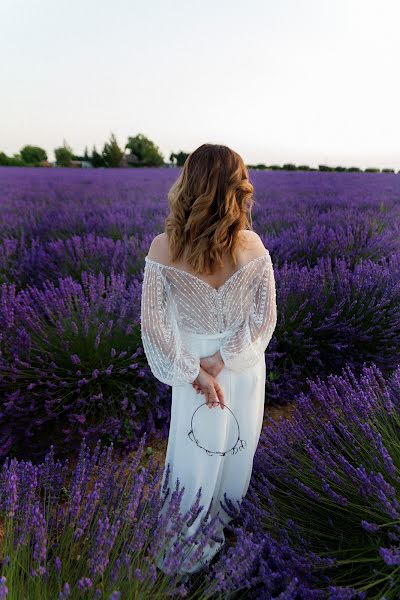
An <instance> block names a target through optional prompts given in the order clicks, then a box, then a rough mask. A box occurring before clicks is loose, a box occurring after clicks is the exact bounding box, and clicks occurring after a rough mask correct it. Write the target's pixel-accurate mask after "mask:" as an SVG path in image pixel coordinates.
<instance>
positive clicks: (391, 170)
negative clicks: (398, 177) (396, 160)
mask: <svg viewBox="0 0 400 600" xmlns="http://www.w3.org/2000/svg"><path fill="white" fill-rule="evenodd" d="M382 173H394V169H382Z"/></svg>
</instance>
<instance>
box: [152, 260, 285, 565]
mask: <svg viewBox="0 0 400 600" xmlns="http://www.w3.org/2000/svg"><path fill="white" fill-rule="evenodd" d="M276 320H277V310H276V291H275V279H274V272H273V265H272V261H271V257H270V254H269V251H268V250H267V249H265V252H264V253H263V254H262V255H260V256H257V257H256V258H253V259H252V260H250V261H249V262H248V263H247V264H245V265H244V266H243V267H241V268H240V269H238V270H237V271H236V272H235V273H234V274H233V275H232V276H231V277H229V279H228V280H227V281H226V282H225V283H224V284H223V285H222V286H220V287H219V288H218V289H216V288H214V287H213V286H211V285H210V284H209V283H207V282H206V281H204V280H202V279H200V277H197V276H196V275H193V274H191V273H189V272H187V271H184V270H183V269H179V268H177V267H173V266H170V265H165V264H162V263H160V262H158V261H155V260H153V259H150V258H149V257H148V256H146V257H145V269H144V276H143V284H142V296H141V337H142V342H143V349H144V352H145V354H146V358H147V360H148V364H149V367H150V369H151V371H152V373H153V374H154V376H155V377H156V378H157V379H158V380H159V381H162V382H163V383H166V384H168V385H170V386H172V406H171V422H170V428H169V437H168V445H167V454H166V459H165V468H164V475H163V480H162V486H161V490H160V494H162V487H163V486H164V482H165V477H166V473H167V466H168V465H169V479H168V489H167V490H166V491H165V492H164V493H165V494H168V493H169V494H171V490H174V488H175V483H176V480H177V478H179V482H180V486H181V487H182V486H184V487H185V490H184V495H183V498H182V502H181V510H182V511H187V510H188V509H189V508H190V507H191V506H192V505H193V503H194V501H195V499H196V495H197V493H198V490H199V487H200V486H201V488H202V495H201V501H200V504H202V505H203V506H204V508H203V510H202V511H201V512H200V514H199V515H198V517H197V518H196V520H195V521H194V523H193V524H192V525H191V526H190V527H189V528H188V529H187V532H186V534H185V535H186V536H187V537H189V536H190V535H192V534H193V533H194V532H195V531H196V529H197V527H198V525H199V521H200V519H201V518H202V517H203V516H204V514H206V512H207V510H208V511H209V519H211V518H212V517H213V516H214V515H215V514H216V511H218V512H219V523H220V529H219V532H218V537H219V538H220V540H221V541H220V542H215V541H212V540H210V542H209V543H208V545H207V546H206V547H205V550H204V552H203V555H202V556H201V557H200V559H199V560H198V562H196V564H195V565H192V566H191V567H190V568H189V566H185V565H187V563H184V564H183V566H182V568H181V571H180V572H182V573H185V572H187V573H189V572H190V573H192V572H195V571H197V570H199V569H201V568H202V567H203V566H204V565H206V564H207V563H208V562H209V561H210V560H211V559H212V557H213V556H214V555H215V554H216V552H218V550H219V549H220V547H221V546H222V544H223V543H224V541H225V537H224V532H223V528H224V526H225V525H226V524H227V523H229V521H230V520H231V519H232V518H233V517H231V516H229V515H228V514H227V513H226V512H225V511H224V510H223V508H221V505H220V500H221V501H222V502H224V493H225V492H226V495H227V497H228V498H229V499H230V500H232V501H233V502H234V503H236V506H237V507H238V508H240V504H241V502H242V500H243V498H244V496H245V494H246V492H247V489H248V486H249V482H250V477H251V472H252V467H253V458H254V453H255V450H256V447H257V444H258V441H259V437H260V433H261V427H262V421H263V414H264V400H265V374H266V367H265V350H266V348H267V346H268V344H269V342H270V340H271V337H272V335H273V332H274V329H275V326H276ZM217 350H219V351H220V353H221V356H222V358H223V360H224V363H225V366H224V368H223V369H222V371H221V372H220V374H219V375H218V376H217V380H218V382H219V383H220V385H221V387H222V389H223V392H224V399H225V408H224V409H223V410H222V409H221V408H220V406H219V405H217V406H215V407H213V408H212V409H209V408H208V407H207V405H206V403H205V397H204V395H203V394H197V392H196V390H195V389H194V388H193V386H192V382H193V381H194V380H195V379H196V378H197V375H198V373H199V370H200V359H201V358H203V357H206V356H210V355H211V354H214V352H216V351H217ZM166 507H167V502H164V507H163V511H164V510H166ZM195 549H196V548H195V546H194V547H193V552H194V551H195ZM190 555H191V553H189V554H188V557H189V556H190ZM163 558H164V559H165V554H164V556H163ZM163 558H161V559H160V560H159V562H158V563H157V564H158V567H159V568H160V569H162V570H163V564H164V563H163Z"/></svg>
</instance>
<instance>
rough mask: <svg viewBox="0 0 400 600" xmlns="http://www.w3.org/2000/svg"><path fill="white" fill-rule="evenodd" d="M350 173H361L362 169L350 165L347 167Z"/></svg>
mask: <svg viewBox="0 0 400 600" xmlns="http://www.w3.org/2000/svg"><path fill="white" fill-rule="evenodd" d="M346 170H347V171H348V172H349V173H359V172H360V171H361V169H360V168H359V167H349V168H348V169H346Z"/></svg>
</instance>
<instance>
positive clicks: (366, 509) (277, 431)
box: [246, 365, 400, 600]
mask: <svg viewBox="0 0 400 600" xmlns="http://www.w3.org/2000/svg"><path fill="white" fill-rule="evenodd" d="M310 388H311V391H310V393H309V394H300V395H299V397H298V398H297V403H296V407H295V409H294V411H293V413H292V414H291V417H290V418H287V419H283V418H282V419H281V422H280V424H279V426H274V424H273V422H272V421H271V423H270V425H271V426H270V427H267V428H265V429H264V430H263V432H262V435H261V440H260V446H259V451H258V452H257V453H256V457H255V462H254V476H253V479H252V484H253V488H254V494H255V497H257V498H259V499H260V505H261V509H260V518H259V519H258V524H257V522H254V523H253V527H254V529H255V530H256V529H257V527H259V523H260V522H261V523H262V527H263V530H264V531H265V532H268V533H270V534H274V535H275V534H276V532H279V531H281V530H284V531H285V532H286V534H287V535H288V538H289V540H290V544H291V546H294V547H296V548H299V547H301V546H304V547H305V548H307V550H308V551H309V552H314V553H315V554H316V555H317V556H319V557H321V558H328V557H329V558H332V559H333V562H332V563H331V565H329V564H326V565H325V566H324V565H321V566H320V570H321V574H324V575H325V576H326V578H327V581H328V582H329V584H327V585H326V586H325V589H326V590H327V591H330V593H331V594H332V598H350V597H352V596H351V595H349V590H343V589H342V588H344V587H349V588H353V589H354V590H355V591H356V592H357V593H359V594H362V596H361V597H366V598H373V599H378V598H379V599H383V598H385V600H392V599H395V598H398V597H399V596H400V571H399V565H400V550H399V546H400V527H399V526H400V477H399V470H400V454H399V452H398V439H399V434H400V367H399V368H398V369H396V370H395V371H394V373H393V374H392V375H391V377H390V378H388V379H385V378H384V377H383V376H382V373H381V371H380V370H379V369H378V368H377V367H376V366H374V365H372V366H370V367H365V368H364V369H363V372H362V375H361V376H360V378H359V379H357V378H356V377H355V376H354V374H353V373H352V371H351V370H350V369H349V368H346V369H345V370H344V372H343V373H342V375H341V376H333V375H332V376H330V377H328V380H327V381H325V382H323V381H321V380H317V381H315V382H310ZM253 514H254V511H253ZM251 525H252V521H251V520H250V521H249V520H248V521H247V523H246V527H247V529H248V530H250V529H251V528H252V527H251Z"/></svg>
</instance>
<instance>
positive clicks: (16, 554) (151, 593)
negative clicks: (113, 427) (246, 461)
mask: <svg viewBox="0 0 400 600" xmlns="http://www.w3.org/2000/svg"><path fill="white" fill-rule="evenodd" d="M145 439H146V435H145V434H144V435H143V437H142V438H141V441H140V444H139V447H138V450H137V452H136V453H135V455H134V456H133V458H131V459H127V458H125V459H124V460H122V461H118V460H117V459H116V458H114V456H113V448H112V445H111V446H108V447H105V448H101V446H100V444H99V443H98V444H97V445H96V447H95V448H94V450H93V451H92V452H91V451H90V449H89V448H88V446H87V445H86V444H85V443H82V446H81V448H80V452H79V457H78V460H77V464H76V466H75V467H74V469H73V470H72V472H71V473H70V470H69V468H68V459H67V460H66V461H64V462H62V461H60V460H56V459H55V456H54V450H53V448H51V450H50V452H48V454H47V455H46V458H45V460H44V462H43V463H41V464H38V465H36V466H35V465H33V464H32V463H31V462H30V461H28V462H25V461H20V462H18V461H17V460H16V459H12V460H10V459H7V460H6V461H5V462H4V464H3V468H2V471H1V474H0V515H1V518H2V521H3V523H2V524H3V529H4V535H3V540H2V553H1V554H2V567H1V580H0V586H2V587H0V590H2V596H1V597H3V598H7V600H10V599H15V600H21V598H29V600H35V599H37V600H45V599H52V600H53V599H54V598H58V599H59V600H63V599H64V598H71V599H73V598H99V599H107V600H108V599H113V598H132V599H133V598H165V597H168V596H171V597H179V596H182V597H183V596H187V595H188V588H187V586H185V584H184V583H183V582H182V578H181V576H180V575H179V573H178V569H179V568H180V566H181V565H182V563H183V561H184V560H187V559H186V556H187V550H188V547H189V543H187V544H183V543H181V542H179V541H178V542H177V543H176V545H175V546H174V547H173V548H172V550H170V552H169V554H168V557H169V558H168V563H166V568H165V571H167V569H168V573H167V572H163V571H160V570H159V569H158V568H157V567H156V564H155V563H156V559H157V558H158V557H159V556H161V553H162V552H163V550H164V548H166V547H168V546H169V544H170V542H169V540H170V539H172V538H173V536H174V535H175V536H176V535H177V534H182V535H183V534H184V533H185V529H186V527H187V526H188V524H189V522H190V521H191V520H193V518H194V517H195V516H196V515H197V514H198V511H199V508H200V507H201V504H200V501H201V490H199V493H198V496H197V499H196V501H195V502H194V504H193V506H192V508H191V509H190V510H189V511H188V513H186V514H183V513H181V512H180V500H181V497H182V491H183V488H180V486H179V484H178V485H177V486H176V487H175V489H174V490H173V491H172V496H171V499H170V500H171V501H170V502H169V505H168V510H167V511H166V512H165V513H164V514H163V515H162V516H161V513H160V509H161V506H162V502H161V496H160V494H159V484H160V481H161V469H160V466H159V464H158V463H157V464H156V465H155V464H154V461H153V460H152V457H150V459H149V461H148V464H147V466H143V465H141V464H140V461H141V459H142V453H143V449H144V443H145ZM166 483H168V479H167V480H166ZM215 521H216V520H215V518H214V519H213V520H210V521H207V520H206V519H205V518H204V519H202V520H201V522H200V526H199V528H198V530H197V532H196V533H195V534H194V535H193V536H192V538H191V541H192V542H196V543H197V547H198V553H201V551H202V549H203V548H204V545H205V544H206V543H207V541H208V539H209V537H210V536H211V537H212V535H213V532H214V531H215V529H214V528H215ZM171 524H172V527H171ZM194 559H195V558H194ZM191 560H193V559H191ZM191 560H189V563H188V565H189V567H190V565H191V564H192V562H191ZM197 583H198V582H197ZM203 587H204V586H203ZM207 587H208V590H206V589H203V588H202V587H201V586H200V587H199V585H198V586H197V593H203V595H202V597H204V598H209V597H211V596H212V593H213V591H215V590H216V589H217V587H218V586H217V583H216V582H215V583H214V585H213V586H212V585H210V583H208V585H207ZM6 588H7V592H8V593H6Z"/></svg>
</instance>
